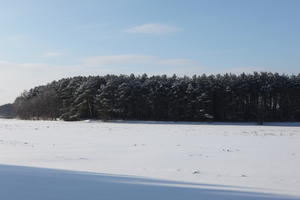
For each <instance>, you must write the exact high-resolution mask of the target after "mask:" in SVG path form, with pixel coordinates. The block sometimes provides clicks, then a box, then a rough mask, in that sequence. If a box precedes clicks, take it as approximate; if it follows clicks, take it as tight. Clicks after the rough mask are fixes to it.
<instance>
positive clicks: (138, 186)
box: [0, 165, 300, 200]
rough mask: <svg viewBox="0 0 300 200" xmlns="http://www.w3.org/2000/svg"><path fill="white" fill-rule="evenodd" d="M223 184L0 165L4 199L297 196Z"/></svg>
mask: <svg viewBox="0 0 300 200" xmlns="http://www.w3.org/2000/svg"><path fill="white" fill-rule="evenodd" d="M242 189H243V188H236V187H230V186H222V185H210V184H196V183H187V182H178V181H163V180H155V179H147V178H140V177H133V176H118V175H109V174H97V173H87V172H76V171H65V170H54V169H46V168H34V167H21V166H9V165H0V194H1V199H5V200H20V199H22V200H41V199H43V200H82V199H88V200H90V199H105V200H108V199H110V200H119V199H124V200H127V199H128V200H141V199H143V200H154V199H155V200H157V199H163V200H167V199H170V200H179V199H182V200H201V199H205V200H296V199H298V200H300V198H299V197H298V198H297V197H290V196H281V195H276V194H267V193H258V192H245V191H241V190H242Z"/></svg>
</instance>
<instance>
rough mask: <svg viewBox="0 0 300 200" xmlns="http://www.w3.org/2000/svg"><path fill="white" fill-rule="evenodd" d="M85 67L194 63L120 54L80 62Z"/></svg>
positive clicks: (179, 59) (184, 60)
mask: <svg viewBox="0 0 300 200" xmlns="http://www.w3.org/2000/svg"><path fill="white" fill-rule="evenodd" d="M82 62H83V64H84V65H86V66H99V67H101V66H118V65H144V66H145V65H147V66H163V65H166V66H170V65H174V66H187V65H194V64H196V62H195V61H193V60H190V59H182V58H167V59H166V58H160V57H157V56H149V55H140V54H121V55H112V56H94V57H88V58H85V59H83V60H82Z"/></svg>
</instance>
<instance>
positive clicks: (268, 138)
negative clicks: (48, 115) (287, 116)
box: [0, 119, 300, 200]
mask: <svg viewBox="0 0 300 200" xmlns="http://www.w3.org/2000/svg"><path fill="white" fill-rule="evenodd" d="M279 125H285V126H279ZM0 152H1V153H0V194H1V199H2V198H3V199H30V200H38V199H73V200H77V199H84V198H85V199H133V200H134V199H232V200H240V199H249V200H263V199H280V200H285V199H300V171H299V169H300V126H299V124H297V123H292V124H278V123H276V124H274V123H273V124H268V125H267V126H257V125H252V124H226V123H213V124H206V123H157V122H147V123H141V122H114V123H104V122H93V121H82V122H57V121H21V120H7V119H0Z"/></svg>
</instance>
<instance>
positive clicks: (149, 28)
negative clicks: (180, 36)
mask: <svg viewBox="0 0 300 200" xmlns="http://www.w3.org/2000/svg"><path fill="white" fill-rule="evenodd" d="M179 30H180V29H179V28H177V27H175V26H170V25H166V24H159V23H153V24H143V25H140V26H135V27H132V28H129V29H127V30H125V32H128V33H140V34H152V35H163V34H168V33H172V32H177V31H179Z"/></svg>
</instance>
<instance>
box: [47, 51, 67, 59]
mask: <svg viewBox="0 0 300 200" xmlns="http://www.w3.org/2000/svg"><path fill="white" fill-rule="evenodd" d="M62 55H63V54H62V53H60V52H55V51H53V52H47V53H45V54H44V55H43V57H46V58H51V57H59V56H62Z"/></svg>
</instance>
